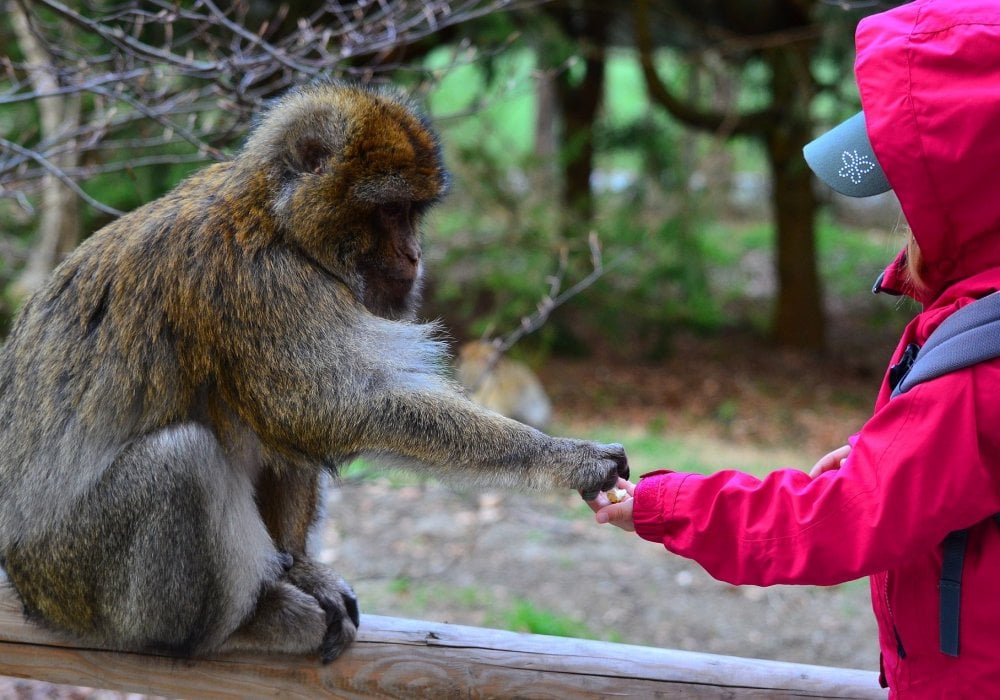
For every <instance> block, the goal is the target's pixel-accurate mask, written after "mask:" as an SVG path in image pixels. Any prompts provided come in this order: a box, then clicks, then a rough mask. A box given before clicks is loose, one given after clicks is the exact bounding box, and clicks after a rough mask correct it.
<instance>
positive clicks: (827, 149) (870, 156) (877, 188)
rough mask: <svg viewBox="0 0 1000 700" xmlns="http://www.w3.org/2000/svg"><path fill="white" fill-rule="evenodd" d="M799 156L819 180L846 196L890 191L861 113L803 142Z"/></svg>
mask: <svg viewBox="0 0 1000 700" xmlns="http://www.w3.org/2000/svg"><path fill="white" fill-rule="evenodd" d="M802 154H803V155H804V156H805V158H806V163H808V164H809V167H810V168H812V170H813V172H814V173H816V175H817V176H818V177H819V179H820V180H822V181H823V182H825V183H826V184H828V185H829V186H830V187H832V188H833V189H834V190H836V191H837V192H840V193H841V194H845V195H847V196H848V197H870V196H872V195H874V194H882V193H883V192H888V191H889V190H891V189H892V185H890V184H889V181H888V180H887V179H886V177H885V172H883V171H882V166H880V165H879V164H878V160H877V159H876V158H875V152H874V151H873V150H872V144H871V141H869V140H868V130H867V129H866V128H865V113H864V112H858V113H857V114H855V115H854V116H853V117H851V118H850V119H848V120H847V121H845V122H841V123H840V124H838V125H837V126H835V127H834V128H832V129H830V130H829V131H828V132H826V133H825V134H823V135H822V136H820V137H819V138H817V139H815V140H814V141H810V142H809V143H807V144H806V146H805V148H803V149H802Z"/></svg>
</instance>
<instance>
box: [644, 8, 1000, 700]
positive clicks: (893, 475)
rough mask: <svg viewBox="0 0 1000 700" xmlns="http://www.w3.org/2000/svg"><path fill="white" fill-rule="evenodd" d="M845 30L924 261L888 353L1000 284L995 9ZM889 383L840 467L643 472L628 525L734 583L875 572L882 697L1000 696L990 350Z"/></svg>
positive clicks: (998, 472) (874, 20) (995, 396)
mask: <svg viewBox="0 0 1000 700" xmlns="http://www.w3.org/2000/svg"><path fill="white" fill-rule="evenodd" d="M856 40H857V62H856V74H857V80H858V85H859V88H860V92H861V100H862V106H863V108H864V111H865V116H866V122H867V125H868V133H869V137H870V139H871V141H872V145H873V148H874V150H875V154H876V156H877V158H878V160H879V163H880V165H881V166H882V168H883V169H884V170H885V172H886V176H887V178H888V180H889V182H890V184H891V185H892V186H893V189H894V190H895V192H896V194H897V195H898V197H899V199H900V202H901V204H902V207H903V211H904V213H905V215H906V218H907V221H908V222H909V224H910V226H911V229H912V230H913V233H914V236H915V237H916V239H917V241H918V243H919V245H920V248H921V251H922V252H923V254H924V256H925V259H926V262H927V264H928V271H927V273H926V278H927V281H928V283H929V288H928V290H926V291H925V292H924V293H920V294H914V296H916V297H917V298H918V301H920V302H922V303H923V304H924V310H923V311H922V312H921V313H920V314H919V315H917V316H916V318H914V319H913V321H912V322H911V323H910V324H909V325H908V326H907V327H906V329H905V331H904V333H903V337H902V339H901V340H900V343H899V345H898V347H897V348H896V351H895V353H894V355H893V358H892V362H893V363H895V362H897V361H898V360H899V358H900V357H901V355H902V351H903V348H905V346H906V345H907V344H908V343H911V342H915V343H917V344H921V345H922V344H923V343H924V341H925V340H926V339H927V336H928V335H929V334H930V333H931V331H933V330H934V329H935V328H936V327H937V326H938V325H939V324H940V323H941V321H942V320H943V319H944V318H946V317H947V316H948V315H949V314H951V313H952V312H953V311H955V310H956V309H958V308H960V307H961V306H963V305H965V304H968V303H969V302H970V301H972V300H974V299H976V298H979V297H982V296H984V295H986V294H988V293H990V292H993V291H996V290H998V289H1000V3H997V2H996V1H995V0H936V1H935V0H917V1H916V2H913V3H910V4H907V5H903V6H900V7H898V8H895V9H893V10H890V11H889V12H886V13H882V14H878V15H873V16H871V17H868V18H866V19H865V20H863V21H862V22H861V24H859V26H858V31H857V37H856ZM904 264H905V256H904V254H901V255H900V257H898V258H897V259H896V260H895V261H894V262H893V264H892V265H890V266H889V268H888V269H887V271H886V274H885V275H884V277H883V278H882V281H881V289H882V290H888V291H892V290H893V289H898V287H897V286H896V285H899V284H900V282H901V279H902V278H901V277H900V275H899V274H898V273H899V271H900V270H901V269H902V268H901V265H904ZM887 379H888V374H887V378H886V381H884V382H883V384H882V387H881V390H880V391H879V395H878V399H877V401H876V405H875V412H874V415H873V416H872V417H871V419H870V420H868V422H867V423H865V425H864V426H863V427H862V428H861V430H860V431H859V432H858V433H857V434H856V435H854V436H852V437H851V439H850V443H851V444H852V446H853V449H852V451H851V454H850V456H849V457H848V459H847V460H846V462H845V463H844V465H843V466H842V468H840V469H839V470H836V471H830V472H827V473H825V474H823V475H821V476H820V477H818V478H816V479H810V478H809V476H808V475H807V474H806V473H805V472H803V471H798V470H793V469H786V470H778V471H775V472H773V473H771V474H769V475H767V476H765V477H764V478H763V479H757V478H755V477H753V476H749V475H747V474H743V473H739V472H735V471H724V472H719V473H716V474H711V475H708V476H703V475H698V474H681V473H669V472H657V473H654V474H652V475H647V476H645V477H644V478H642V479H641V481H640V483H639V485H638V487H637V489H636V493H635V501H634V510H633V517H634V521H635V527H636V532H637V533H638V534H639V535H640V536H642V537H643V538H645V539H648V540H652V541H654V542H660V543H662V544H663V545H664V546H665V547H666V548H667V549H669V550H670V551H672V552H675V553H677V554H680V555H682V556H685V557H689V558H691V559H694V560H696V561H697V562H699V563H700V564H701V565H702V566H704V567H705V569H706V570H707V571H708V572H709V573H711V574H712V575H713V576H715V577H716V578H718V579H721V580H723V581H728V582H730V583H735V584H756V585H770V584H776V583H791V584H812V585H828V584H836V583H842V582H845V581H849V580H851V579H855V578H859V577H861V576H870V577H871V578H870V580H871V594H872V606H873V609H874V612H875V616H876V618H877V621H878V628H879V643H880V647H881V651H882V667H883V671H884V680H885V681H887V682H888V685H889V688H890V696H895V697H900V698H903V697H933V698H950V697H954V698H972V697H1000V527H998V526H997V524H996V523H995V522H993V521H992V520H991V519H990V516H992V515H993V514H995V513H998V512H1000V360H995V361H990V362H986V363H983V364H980V365H977V366H974V367H971V368H967V369H963V370H959V371H956V372H954V373H952V374H948V375H945V376H943V377H940V378H938V379H934V380H931V381H929V382H927V383H924V384H920V385H918V386H916V387H915V388H913V389H912V390H910V391H909V392H908V393H905V394H902V395H900V396H898V397H897V398H894V399H892V400H891V401H890V400H889V394H890V390H889V387H888V384H887ZM831 447H833V446H831ZM970 526H971V528H972V529H971V531H970V534H969V541H968V547H967V551H966V556H965V564H964V575H963V581H962V599H961V614H960V624H961V626H960V634H961V636H960V653H959V656H958V657H957V658H955V657H950V656H947V655H945V654H943V653H941V651H940V650H939V631H938V602H939V598H938V578H939V576H940V573H941V546H940V545H941V542H942V540H944V538H945V536H946V535H947V534H948V533H949V532H951V531H953V530H957V529H961V528H966V527H970ZM747 614H752V612H748V613H747Z"/></svg>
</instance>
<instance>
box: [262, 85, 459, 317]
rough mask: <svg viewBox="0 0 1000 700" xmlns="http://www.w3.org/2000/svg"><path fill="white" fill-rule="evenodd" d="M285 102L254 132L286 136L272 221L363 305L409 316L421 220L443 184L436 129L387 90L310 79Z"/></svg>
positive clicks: (415, 294) (415, 291) (417, 275)
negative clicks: (273, 119) (280, 115)
mask: <svg viewBox="0 0 1000 700" xmlns="http://www.w3.org/2000/svg"><path fill="white" fill-rule="evenodd" d="M303 97H308V98H309V99H308V100H307V101H306V102H305V104H307V105H308V107H309V109H305V108H304V107H302V106H301V101H302V98H303ZM285 104H286V108H285V111H284V114H285V115H286V118H285V120H283V121H282V123H281V128H278V127H275V128H273V129H270V130H269V129H268V127H269V125H268V123H267V120H265V123H264V125H263V130H264V134H263V136H262V137H261V138H262V139H264V138H275V139H278V140H280V142H281V143H283V144H284V145H283V147H282V150H283V151H284V153H283V154H282V156H281V158H282V160H281V162H282V163H283V169H282V172H283V173H284V175H283V176H282V177H281V180H282V182H283V184H282V185H281V186H280V191H279V192H278V194H277V197H276V201H275V205H274V211H275V213H276V214H277V218H278V220H279V224H283V225H284V226H283V228H284V229H285V231H286V233H287V235H289V236H290V237H291V238H292V239H293V240H295V241H296V243H297V245H298V247H299V249H300V250H301V251H302V252H303V254H305V256H306V257H308V258H309V259H310V260H311V261H312V262H314V263H318V264H319V265H320V266H321V267H323V268H324V269H325V270H326V271H327V272H328V273H330V274H331V276H333V277H334V278H336V279H338V280H340V281H341V282H343V283H344V284H345V285H346V286H347V287H348V288H349V289H350V291H351V292H352V293H353V295H354V296H355V298H356V299H357V300H358V301H359V302H360V303H362V304H363V305H364V306H365V307H366V308H367V309H368V310H369V311H370V312H372V313H374V314H377V315H379V316H384V317H387V318H407V317H410V316H412V315H413V313H414V312H415V310H416V306H417V303H418V301H419V296H420V279H421V275H422V272H423V264H422V259H421V258H422V256H421V249H420V230H419V223H420V220H421V218H422V215H423V214H424V212H425V211H426V210H427V209H428V208H429V207H430V206H431V205H432V204H433V203H435V202H436V201H437V200H438V199H440V198H441V196H442V195H443V194H444V192H445V190H446V189H447V177H448V176H447V173H446V172H445V170H444V168H443V166H442V163H441V155H440V149H439V146H438V141H437V138H436V136H435V134H434V133H433V132H432V131H431V129H430V126H429V124H427V122H426V121H425V120H423V119H422V118H420V117H419V116H418V115H417V114H416V113H415V112H414V111H413V110H412V108H411V107H410V106H409V105H408V104H407V103H406V102H404V101H403V100H402V99H400V98H398V97H396V96H394V95H392V94H390V93H383V92H377V91H372V90H368V89H364V88H358V87H352V86H344V85H321V86H310V87H308V88H305V89H303V90H302V91H301V92H299V93H296V94H294V95H293V96H292V97H290V98H288V99H287V100H286V102H285ZM287 115H291V116H287ZM269 133H270V134H271V135H270V136H268V134H269Z"/></svg>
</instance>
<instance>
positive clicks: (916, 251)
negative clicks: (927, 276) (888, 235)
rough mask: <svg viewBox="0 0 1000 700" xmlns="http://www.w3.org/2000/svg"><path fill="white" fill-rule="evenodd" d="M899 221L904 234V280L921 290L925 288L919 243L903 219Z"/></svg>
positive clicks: (922, 258)
mask: <svg viewBox="0 0 1000 700" xmlns="http://www.w3.org/2000/svg"><path fill="white" fill-rule="evenodd" d="M900 219H901V221H900V223H899V227H900V230H902V231H903V233H905V234H906V281H907V283H909V284H910V285H911V286H912V287H913V289H914V290H917V291H921V290H924V289H926V288H927V283H926V282H925V281H924V274H923V273H924V269H925V267H924V254H923V253H921V252H920V245H919V244H917V239H916V238H914V237H913V231H912V230H911V229H910V226H909V224H907V223H906V221H905V220H902V217H900Z"/></svg>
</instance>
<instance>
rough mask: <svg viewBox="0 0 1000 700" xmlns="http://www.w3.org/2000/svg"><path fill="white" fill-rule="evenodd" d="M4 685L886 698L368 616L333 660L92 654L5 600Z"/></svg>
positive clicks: (872, 683)
mask: <svg viewBox="0 0 1000 700" xmlns="http://www.w3.org/2000/svg"><path fill="white" fill-rule="evenodd" d="M0 676H14V677H18V678H31V679H35V680H42V681H48V682H51V683H66V684H71V685H82V686H89V687H96V688H106V689H111V690H119V691H125V692H134V693H145V694H150V695H164V696H168V697H179V698H212V699H213V700H214V699H217V698H275V697H281V698H323V697H329V698H404V699H406V700H413V699H416V698H434V699H435V700H437V699H439V698H452V697H455V698H458V697H462V698H559V699H560V700H561V699H563V698H574V699H575V698H609V697H615V698H620V697H622V698H654V697H657V698H760V699H763V698H791V697H795V698H885V697H886V693H885V691H884V690H881V689H880V688H879V687H878V682H877V677H876V674H875V673H874V672H871V671H860V670H853V669H843V668H830V667H826V666H813V665H806V664H795V663H785V662H780V661H764V660H760V659H745V658H739V657H734V656H718V655H714V654H701V653H695V652H686V651H675V650H669V649H653V648H649V647H641V646H632V645H627V644H613V643H609V642H598V641H590V640H582V639H568V638H564V637H549V636H543V635H535V634H519V633H516V632H505V631H499V630H490V629H482V628H478V627H466V626H462V625H450V624H441V623H433V622H421V621H417V620H406V619H400V618H394V617H382V616H379V615H365V616H364V617H363V618H362V621H361V630H360V634H359V636H358V639H357V641H356V642H355V643H354V645H353V646H352V647H351V648H350V649H349V650H348V651H347V652H346V653H345V654H344V655H343V656H342V657H341V658H339V659H338V660H337V661H335V662H334V663H332V664H329V665H327V666H324V665H321V664H320V663H319V661H318V659H317V658H316V657H296V656H279V655H274V656H265V655H244V654H226V655H218V656H213V657H210V658H205V659H199V660H197V661H190V660H182V659H176V658H173V657H167V656H154V655H146V654H133V653H124V652H113V651H105V650H100V649H90V648H84V647H81V646H78V645H73V644H70V643H67V642H65V641H61V640H60V639H59V638H58V637H57V636H55V635H53V634H51V633H49V632H47V631H44V630H42V629H39V628H38V627H36V626H34V625H32V624H29V623H27V622H25V621H24V619H23V616H22V614H21V611H20V607H19V605H18V603H17V602H16V600H15V599H14V598H13V596H12V595H11V594H10V593H9V591H4V592H3V593H2V594H0Z"/></svg>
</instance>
